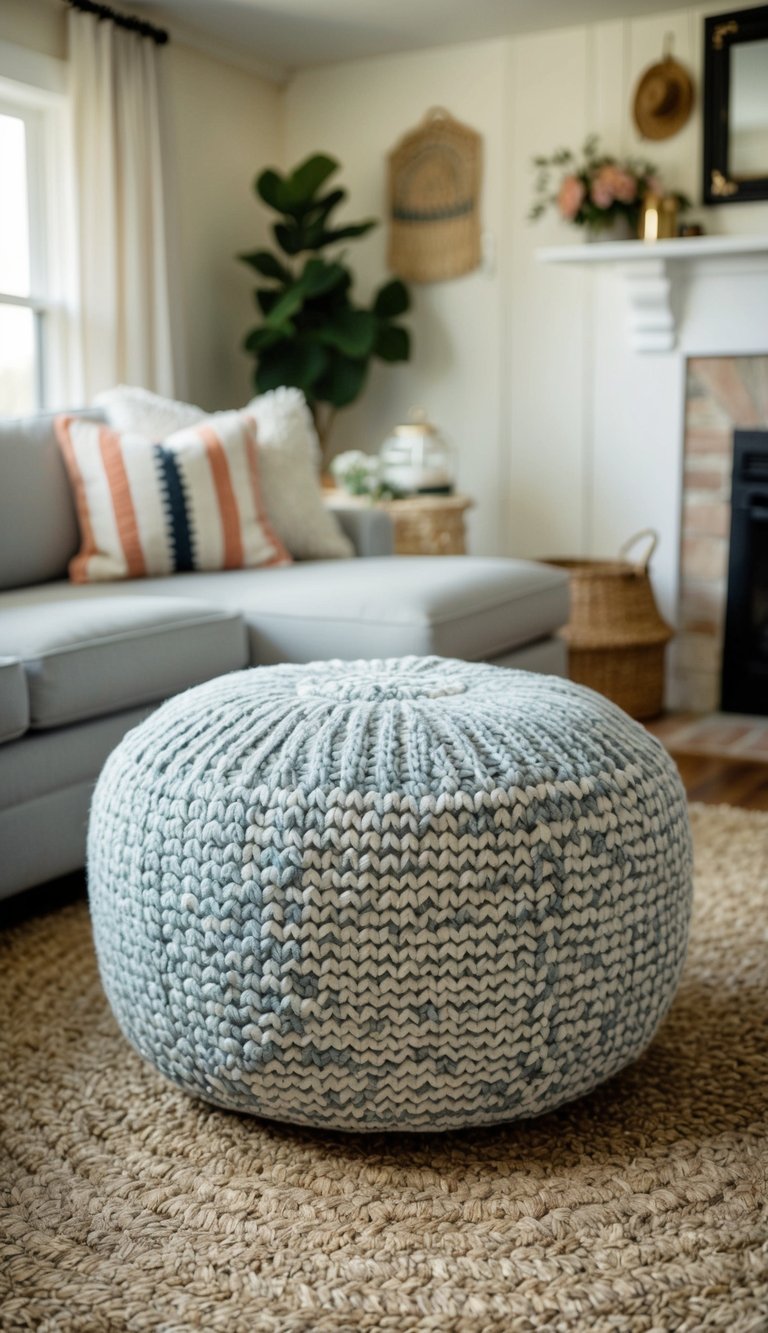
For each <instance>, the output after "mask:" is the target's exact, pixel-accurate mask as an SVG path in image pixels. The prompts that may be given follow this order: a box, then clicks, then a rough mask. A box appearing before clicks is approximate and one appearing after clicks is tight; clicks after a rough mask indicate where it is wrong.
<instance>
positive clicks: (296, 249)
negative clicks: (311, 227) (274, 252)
mask: <svg viewBox="0 0 768 1333" xmlns="http://www.w3.org/2000/svg"><path fill="white" fill-rule="evenodd" d="M272 230H273V232H274V234H275V240H276V241H277V243H278V245H279V246H280V249H281V250H284V251H285V253H286V254H287V255H297V254H299V253H300V252H301V251H302V250H306V249H307V246H306V243H305V236H304V228H303V227H300V226H299V225H298V223H296V222H276V223H275V225H274V227H273V228H272Z"/></svg>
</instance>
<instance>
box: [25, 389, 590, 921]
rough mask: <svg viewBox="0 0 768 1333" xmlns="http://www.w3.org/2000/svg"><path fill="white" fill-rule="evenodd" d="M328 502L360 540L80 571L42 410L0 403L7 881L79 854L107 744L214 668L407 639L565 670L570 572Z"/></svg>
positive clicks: (412, 644)
mask: <svg viewBox="0 0 768 1333" xmlns="http://www.w3.org/2000/svg"><path fill="white" fill-rule="evenodd" d="M82 415H88V416H91V417H94V418H97V419H99V414H98V413H96V412H88V413H83V414H82ZM337 516H338V517H339V519H340V521H341V523H342V526H343V527H344V529H345V531H346V532H347V533H348V535H349V536H350V538H351V539H352V542H353V544H354V546H355V549H356V551H357V553H358V556H359V557H363V558H358V559H353V560H325V561H315V562H304V563H296V564H294V565H291V566H288V567H286V568H281V569H269V570H235V571H231V572H227V573H221V574H179V575H176V576H174V577H172V578H158V579H146V580H141V581H131V582H122V583H118V582H115V583H109V584H104V583H102V584H86V585H75V584H72V583H70V582H69V581H68V580H67V577H66V572H67V563H68V561H69V559H70V557H71V556H72V555H73V553H74V552H75V550H76V549H77V545H78V534H77V523H76V518H75V512H74V508H73V504H72V499H71V496H70V491H69V485H68V482H67V478H66V474H65V471H64V467H63V463H62V460H61V457H60V454H59V450H58V447H57V445H56V441H55V437H54V434H53V425H52V417H50V416H45V415H41V416H37V417H31V418H27V419H24V420H17V421H8V420H5V421H0V898H3V897H6V896H8V895H10V894H12V893H15V892H18V891H19V890H21V889H24V888H27V887H29V886H31V885H33V884H38V883H42V882H44V881H45V880H48V879H52V878H54V877H57V876H59V875H63V874H66V873H67V872H69V871H71V870H74V869H77V868H78V867H79V866H81V865H82V864H83V857H84V846H85V825H86V819H87V813H88V805H89V801H90V795H91V791H92V789H93V784H94V782H95V779H96V777H97V775H98V773H99V770H100V768H101V765H102V764H103V762H104V760H105V758H106V756H107V755H108V754H109V752H110V750H111V749H112V748H113V747H114V746H115V745H116V744H117V742H118V741H119V740H120V738H121V737H122V736H123V734H124V733H125V732H126V731H127V730H128V729H129V728H130V727H132V726H134V725H135V724H136V723H137V722H139V721H140V720H141V719H142V718H143V717H145V716H146V715H147V713H149V712H150V711H151V709H152V708H154V707H156V706H157V704H158V703H159V702H160V701H161V700H163V699H165V698H167V697H168V696H170V695H172V694H176V693H178V692H179V691H180V690H184V689H187V688H188V687H189V686H191V685H195V684H197V683H198V682H200V681H203V680H207V679H209V678H210V677H212V676H216V675H219V674H221V673H223V672H226V671H232V670H237V669H239V668H242V667H245V666H248V665H252V666H259V665H263V664H265V663H274V662H283V661H292V662H302V661H311V660H313V659H317V658H328V657H340V658H347V659H354V658H369V657H381V656H399V655H404V654H410V653H414V654H425V653H436V654H438V655H440V656H444V657H460V658H465V659H467V660H482V661H491V662H496V663H498V664H499V665H502V666H517V667H523V668H527V669H531V670H537V671H548V672H553V673H562V672H563V670H564V652H563V647H562V644H561V642H560V640H559V639H558V638H556V637H555V632H556V631H557V629H558V628H559V627H560V626H561V625H562V624H563V623H564V622H565V620H566V619H567V614H568V591H567V580H566V576H565V575H564V574H563V573H561V572H560V571H558V570H555V569H552V568H550V567H548V566H543V565H537V564H532V563H529V562H525V561H515V560H504V559H480V558H474V557H464V556H454V557H440V558H413V559H412V558H406V557H393V556H392V555H391V528H390V524H389V520H388V519H387V518H386V517H385V516H384V515H383V514H382V513H380V512H378V511H373V510H361V509H359V508H350V509H349V510H348V511H341V512H340V513H339V514H338V515H337Z"/></svg>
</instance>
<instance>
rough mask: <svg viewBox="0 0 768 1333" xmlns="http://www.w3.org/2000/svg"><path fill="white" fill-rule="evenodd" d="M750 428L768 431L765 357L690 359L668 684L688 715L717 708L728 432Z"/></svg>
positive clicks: (729, 451) (727, 520)
mask: <svg viewBox="0 0 768 1333" xmlns="http://www.w3.org/2000/svg"><path fill="white" fill-rule="evenodd" d="M750 426H751V427H766V428H768V355H766V356H718V357H691V358H689V360H688V362H687V373H686V401H685V442H684V473H683V512H682V528H681V551H680V617H679V633H678V635H677V638H676V640H675V641H674V643H673V647H672V664H671V665H672V673H671V685H672V696H673V699H674V701H675V704H676V706H677V707H682V708H685V709H690V710H692V711H694V712H711V711H712V710H714V709H717V708H718V707H719V704H720V661H721V655H722V643H723V624H724V616H725V600H726V588H727V576H728V538H729V531H730V521H731V509H730V500H731V466H732V461H733V430H734V428H736V427H742V428H744V427H750Z"/></svg>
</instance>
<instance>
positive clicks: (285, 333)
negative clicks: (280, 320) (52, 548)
mask: <svg viewBox="0 0 768 1333" xmlns="http://www.w3.org/2000/svg"><path fill="white" fill-rule="evenodd" d="M295 332H296V327H295V325H294V324H291V323H290V321H286V323H285V324H283V325H281V327H280V328H279V329H271V328H270V327H269V325H267V324H262V325H261V326H260V327H259V328H258V329H251V331H250V333H249V334H247V336H246V337H245V338H244V339H243V348H244V349H245V351H246V352H253V353H256V354H260V353H261V352H263V351H266V349H267V348H268V347H274V346H276V344H277V343H281V342H284V343H286V344H287V345H288V346H290V338H291V336H292V335H293V334H294V333H295Z"/></svg>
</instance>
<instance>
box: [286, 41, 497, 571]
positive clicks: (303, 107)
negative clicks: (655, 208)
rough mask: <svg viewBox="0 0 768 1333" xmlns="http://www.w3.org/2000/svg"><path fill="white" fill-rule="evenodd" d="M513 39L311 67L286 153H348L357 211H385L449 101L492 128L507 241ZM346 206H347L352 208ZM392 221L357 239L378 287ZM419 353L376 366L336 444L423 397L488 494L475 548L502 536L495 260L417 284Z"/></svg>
mask: <svg viewBox="0 0 768 1333" xmlns="http://www.w3.org/2000/svg"><path fill="white" fill-rule="evenodd" d="M506 58H507V52H506V46H505V43H503V42H478V43H473V44H472V45H467V46H461V47H448V48H445V49H443V50H440V51H427V52H423V51H419V52H417V53H414V54H412V55H404V56H397V57H384V58H380V59H376V60H365V61H360V62H355V63H351V64H344V65H337V66H334V67H333V68H332V69H320V70H315V71H311V72H308V73H304V74H300V75H298V76H297V77H296V78H294V80H293V81H292V82H291V84H290V85H289V87H288V88H287V90H286V92H285V94H284V121H283V160H284V162H285V164H286V165H294V164H295V163H296V162H298V161H299V160H300V159H301V158H302V157H304V156H305V155H306V154H308V153H311V152H313V151H316V150H323V151H327V152H330V153H331V154H332V155H333V156H335V157H338V159H339V160H340V162H341V164H342V168H343V171H342V173H341V174H340V176H339V182H340V183H341V184H344V185H345V186H347V187H348V189H349V193H350V200H349V201H348V205H347V215H348V217H349V218H350V219H356V218H364V217H368V216H376V217H383V216H384V213H385V206H386V196H385V192H386V153H387V151H388V149H390V148H391V147H392V146H393V144H394V142H395V141H396V139H398V138H399V136H400V135H401V134H403V133H404V132H405V131H406V130H408V129H410V128H411V127H412V126H413V125H414V124H415V123H416V122H417V121H418V120H420V119H421V117H422V116H423V115H424V113H425V112H426V111H427V110H428V109H429V108H430V107H432V106H435V105H444V106H447V107H449V108H450V110H451V112H452V114H453V115H455V116H457V117H458V118H459V119H460V120H465V121H467V122H469V123H470V124H472V125H473V126H474V127H475V128H476V129H478V130H479V131H480V133H481V134H482V135H483V139H484V176H485V184H484V190H483V213H484V223H485V226H486V228H488V229H489V230H490V232H491V233H492V236H493V238H494V240H495V241H498V239H499V238H500V237H501V236H502V233H503V230H504V210H505V199H504V193H505V184H506V176H505V172H506V163H505V156H506V154H505V144H506V127H505V105H504V95H505V84H506ZM340 216H341V215H340ZM385 250H386V231H385V228H384V227H383V226H382V227H380V228H378V229H377V230H376V231H375V232H372V233H370V235H369V236H368V237H366V238H365V240H364V241H361V242H355V243H353V245H351V246H350V248H349V255H348V257H349V263H350V265H351V267H352V269H353V271H354V272H355V274H356V275H357V278H358V288H359V291H360V293H361V295H362V297H363V298H367V297H368V295H369V294H370V292H371V291H372V290H373V288H374V287H376V286H378V284H379V283H380V282H381V281H382V280H383V279H384V278H386V276H387V273H386V266H385ZM412 293H413V297H414V305H415V309H414V311H413V313H412V316H411V318H410V325H411V328H412V330H413V335H414V344H413V351H414V354H413V359H412V361H411V362H409V363H408V364H406V365H403V366H390V365H386V366H385V365H383V364H381V363H379V364H377V365H375V366H374V369H373V374H372V377H371V380H370V383H369V387H368V388H367V390H366V392H365V394H364V396H363V397H362V398H361V399H360V400H359V401H358V403H357V404H355V405H354V406H353V407H352V408H350V409H349V410H347V411H345V412H343V413H342V414H340V415H339V417H338V418H337V420H336V423H335V425H334V431H333V439H332V443H333V445H334V448H335V449H337V450H338V449H342V448H344V449H349V448H364V449H371V450H373V449H376V448H377V447H378V445H379V444H380V443H381V441H382V440H383V439H384V437H385V436H386V435H387V434H388V433H389V430H390V428H391V427H392V426H393V425H394V424H395V423H396V422H398V421H400V420H402V419H403V417H404V415H405V414H406V413H407V411H408V409H409V408H410V407H412V406H414V405H423V406H424V407H426V408H427V409H428V411H429V412H430V414H431V416H432V417H433V419H434V420H436V421H437V422H438V423H439V425H440V426H441V427H442V428H443V429H444V432H445V434H446V435H447V436H448V437H449V438H450V439H451V441H452V442H453V443H454V444H455V446H456V447H457V450H458V454H459V463H460V481H461V484H462V486H463V487H465V488H466V490H467V491H469V492H470V493H471V494H472V495H473V496H475V497H476V499H477V501H478V510H477V513H476V514H475V515H473V519H472V522H473V528H474V545H475V549H477V550H481V549H491V548H492V547H493V546H494V545H495V544H496V542H497V540H498V514H497V509H498V506H497V503H496V496H497V479H498V475H499V469H500V466H501V461H502V460H501V454H500V429H499V423H500V413H501V399H502V382H503V361H502V351H503V345H504V343H503V336H502V325H503V313H504V312H503V303H502V287H501V282H500V278H499V273H498V270H497V269H496V267H495V266H492V267H491V266H486V267H484V268H482V269H479V270H477V271H476V272H474V273H472V274H469V275H468V276H466V277H463V278H458V279H456V280H455V281H453V282H444V283H438V284H435V285H431V286H414V287H413V288H412Z"/></svg>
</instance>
